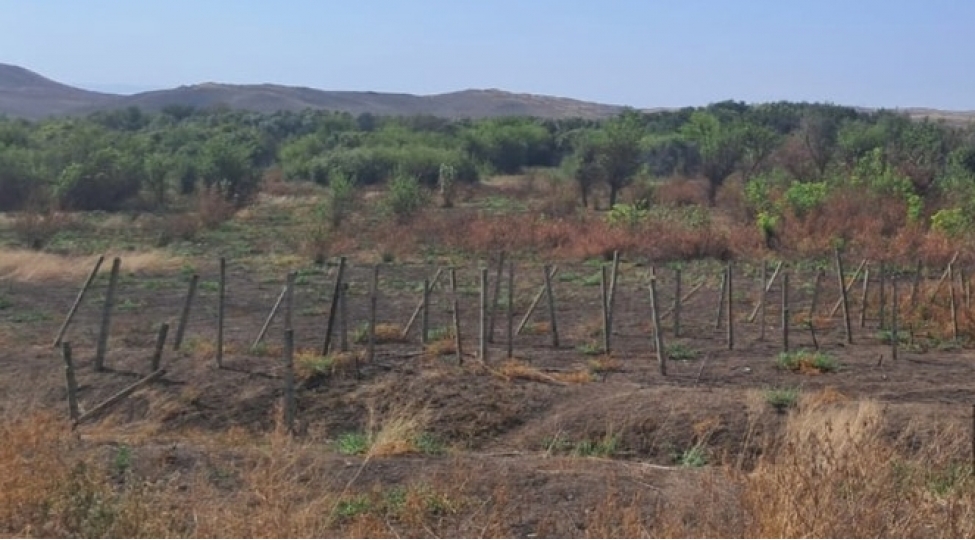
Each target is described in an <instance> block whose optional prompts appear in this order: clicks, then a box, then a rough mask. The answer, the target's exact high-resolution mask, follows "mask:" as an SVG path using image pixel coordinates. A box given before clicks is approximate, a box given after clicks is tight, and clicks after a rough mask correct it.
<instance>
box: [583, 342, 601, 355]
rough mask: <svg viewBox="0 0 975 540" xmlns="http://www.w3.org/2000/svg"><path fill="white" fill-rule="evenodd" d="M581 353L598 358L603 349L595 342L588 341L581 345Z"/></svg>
mask: <svg viewBox="0 0 975 540" xmlns="http://www.w3.org/2000/svg"><path fill="white" fill-rule="evenodd" d="M579 352H580V353H582V354H584V355H586V356H597V355H600V354H602V353H603V348H602V346H601V345H599V344H598V343H596V342H594V341H587V342H586V343H583V344H582V345H579Z"/></svg>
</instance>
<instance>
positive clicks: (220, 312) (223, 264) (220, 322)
mask: <svg viewBox="0 0 975 540" xmlns="http://www.w3.org/2000/svg"><path fill="white" fill-rule="evenodd" d="M226 306H227V259H226V258H224V257H220V283H219V294H218V297H217V368H223V326H224V315H225V310H226Z"/></svg>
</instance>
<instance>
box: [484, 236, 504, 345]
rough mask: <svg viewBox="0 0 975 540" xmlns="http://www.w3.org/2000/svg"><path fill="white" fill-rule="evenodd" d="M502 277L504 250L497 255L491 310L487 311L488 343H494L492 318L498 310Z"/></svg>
mask: <svg viewBox="0 0 975 540" xmlns="http://www.w3.org/2000/svg"><path fill="white" fill-rule="evenodd" d="M502 277H504V251H502V252H501V253H500V254H499V255H498V269H497V271H496V272H495V273H494V291H493V296H492V297H491V310H490V312H489V313H488V333H487V341H488V343H494V318H495V316H496V314H497V312H498V303H499V302H500V300H501V278H502Z"/></svg>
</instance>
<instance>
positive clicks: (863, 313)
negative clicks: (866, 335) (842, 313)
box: [860, 266, 870, 328]
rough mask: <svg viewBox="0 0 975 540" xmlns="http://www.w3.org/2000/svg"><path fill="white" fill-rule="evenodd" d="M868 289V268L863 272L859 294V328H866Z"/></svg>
mask: <svg viewBox="0 0 975 540" xmlns="http://www.w3.org/2000/svg"><path fill="white" fill-rule="evenodd" d="M869 288H870V267H869V266H868V267H867V268H866V269H864V271H863V291H862V293H861V294H860V328H866V326H867V292H869V291H868V289H869Z"/></svg>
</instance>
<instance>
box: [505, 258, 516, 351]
mask: <svg viewBox="0 0 975 540" xmlns="http://www.w3.org/2000/svg"><path fill="white" fill-rule="evenodd" d="M507 319H508V320H507V323H508V326H507V328H506V330H507V332H506V333H505V336H506V337H507V338H508V358H512V357H514V355H515V263H514V262H509V263H508V313H507Z"/></svg>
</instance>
